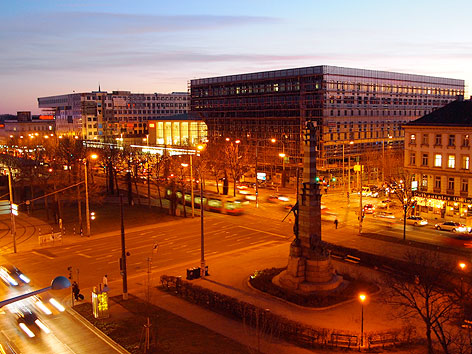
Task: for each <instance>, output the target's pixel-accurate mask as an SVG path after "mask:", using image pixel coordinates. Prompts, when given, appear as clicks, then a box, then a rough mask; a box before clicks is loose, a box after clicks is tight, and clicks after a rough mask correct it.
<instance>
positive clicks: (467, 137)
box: [462, 134, 469, 146]
mask: <svg viewBox="0 0 472 354" xmlns="http://www.w3.org/2000/svg"><path fill="white" fill-rule="evenodd" d="M462 146H469V134H466V135H464V136H463V140H462Z"/></svg>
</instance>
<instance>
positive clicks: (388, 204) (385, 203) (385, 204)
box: [377, 199, 393, 209]
mask: <svg viewBox="0 0 472 354" xmlns="http://www.w3.org/2000/svg"><path fill="white" fill-rule="evenodd" d="M391 206H393V202H392V201H391V200H390V199H385V200H382V201H381V202H380V203H379V204H377V208H379V209H387V208H389V207H391Z"/></svg>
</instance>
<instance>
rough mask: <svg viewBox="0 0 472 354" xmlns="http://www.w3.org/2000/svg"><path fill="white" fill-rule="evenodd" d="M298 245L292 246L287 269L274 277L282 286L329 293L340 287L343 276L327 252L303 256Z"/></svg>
mask: <svg viewBox="0 0 472 354" xmlns="http://www.w3.org/2000/svg"><path fill="white" fill-rule="evenodd" d="M297 248H298V247H293V246H292V247H291V250H290V256H289V259H288V265H287V270H284V271H283V272H281V273H280V274H279V275H277V276H275V277H274V278H273V279H272V282H273V283H274V284H275V285H277V286H280V287H281V288H284V289H288V290H293V291H295V292H300V293H329V292H332V291H334V290H337V289H340V288H341V287H342V285H343V277H342V276H340V275H338V274H336V272H335V271H334V268H333V266H332V264H331V259H330V256H329V255H328V254H326V253H325V252H319V251H318V252H313V253H312V254H310V256H309V258H307V257H305V256H301V255H300V253H301V252H299V250H298V249H297Z"/></svg>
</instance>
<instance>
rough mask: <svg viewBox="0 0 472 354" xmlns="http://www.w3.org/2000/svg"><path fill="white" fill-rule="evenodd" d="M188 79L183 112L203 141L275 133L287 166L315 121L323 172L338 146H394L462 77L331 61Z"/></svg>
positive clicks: (258, 140) (361, 149) (455, 92)
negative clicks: (193, 117)
mask: <svg viewBox="0 0 472 354" xmlns="http://www.w3.org/2000/svg"><path fill="white" fill-rule="evenodd" d="M190 84H191V86H190V92H191V97H190V109H191V111H192V112H193V113H195V114H198V115H200V117H201V118H202V119H203V120H204V121H205V122H206V124H207V126H208V138H209V140H210V141H211V140H212V139H219V138H226V137H230V138H234V139H240V140H241V141H242V142H246V143H248V144H251V145H254V146H255V145H256V144H258V146H259V147H265V148H266V149H270V146H271V144H270V143H269V141H270V139H272V138H275V139H277V141H280V142H282V143H283V149H284V150H285V154H286V156H287V158H286V163H287V167H290V165H293V164H296V163H297V162H298V161H300V141H301V139H300V134H301V129H302V128H303V126H304V124H305V122H306V121H308V120H311V121H316V122H317V123H318V126H319V127H320V136H319V152H320V155H319V160H320V161H319V163H318V166H319V168H320V169H324V170H326V171H328V170H331V169H334V168H335V167H336V166H339V159H341V158H342V156H343V151H344V150H346V151H344V154H345V155H346V157H347V156H348V155H351V156H352V155H355V156H362V154H364V153H365V152H366V151H382V149H385V147H386V146H387V147H388V148H389V149H398V150H400V149H401V148H403V138H404V137H403V132H402V130H401V126H402V124H404V123H406V122H409V121H411V120H414V119H417V118H418V117H421V116H423V115H425V114H428V113H430V112H431V111H433V110H435V109H437V108H439V107H442V106H444V105H446V104H448V103H449V102H451V101H454V100H456V99H457V98H458V97H463V95H464V81H463V80H457V79H449V78H441V77H431V76H423V75H413V74H402V73H394V72H386V71H374V70H363V69H352V68H343V67H334V66H312V67H305V68H296V69H287V70H274V71H265V72H259V73H250V74H239V75H229V76H220V77H212V78H202V79H195V80H191V83H190ZM344 147H346V149H344ZM278 149H279V150H280V147H279V148H278ZM279 161H280V160H279Z"/></svg>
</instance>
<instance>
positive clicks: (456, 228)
mask: <svg viewBox="0 0 472 354" xmlns="http://www.w3.org/2000/svg"><path fill="white" fill-rule="evenodd" d="M434 228H435V229H436V230H444V231H451V232H462V233H464V232H467V231H468V230H467V227H466V226H465V225H463V224H461V223H458V222H455V221H445V222H443V223H440V224H436V225H434Z"/></svg>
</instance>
